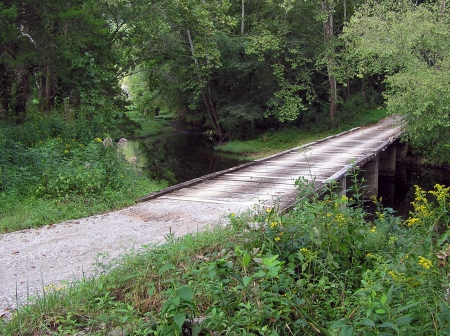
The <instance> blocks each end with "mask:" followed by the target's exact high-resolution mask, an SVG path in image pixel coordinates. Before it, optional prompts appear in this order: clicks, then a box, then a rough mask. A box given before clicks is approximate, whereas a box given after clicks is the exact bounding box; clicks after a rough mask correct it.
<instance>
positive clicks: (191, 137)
mask: <svg viewBox="0 0 450 336" xmlns="http://www.w3.org/2000/svg"><path fill="white" fill-rule="evenodd" d="M130 142H131V145H132V146H135V147H136V149H135V152H136V154H135V156H136V157H137V162H138V165H139V167H141V169H142V172H143V173H144V174H146V175H147V176H148V177H149V178H151V179H157V180H166V181H168V182H169V184H170V185H173V184H176V183H181V182H185V181H188V180H191V179H194V178H197V177H200V176H203V175H206V174H210V173H213V172H216V171H220V170H223V169H227V168H231V167H234V166H237V165H239V164H241V163H242V161H240V160H239V159H238V158H235V157H229V156H226V155H222V154H218V153H216V152H214V143H213V142H212V141H211V140H209V139H208V138H207V137H205V136H204V135H203V134H202V133H201V132H199V131H196V130H192V129H189V128H184V129H183V128H182V129H180V128H178V129H177V130H176V131H174V132H171V133H165V134H161V135H157V136H151V137H148V138H146V139H142V140H138V141H130Z"/></svg>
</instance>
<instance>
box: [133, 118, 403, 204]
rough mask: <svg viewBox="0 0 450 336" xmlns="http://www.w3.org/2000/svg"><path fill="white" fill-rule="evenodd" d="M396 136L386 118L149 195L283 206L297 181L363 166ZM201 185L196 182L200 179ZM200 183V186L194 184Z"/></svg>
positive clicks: (321, 178)
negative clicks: (358, 165)
mask: <svg viewBox="0 0 450 336" xmlns="http://www.w3.org/2000/svg"><path fill="white" fill-rule="evenodd" d="M400 132H401V128H400V126H399V125H398V120H396V119H394V118H387V119H384V120H382V121H380V122H379V123H378V124H376V125H372V126H370V127H365V128H358V129H355V130H352V131H350V132H345V133H343V134H341V135H337V136H331V137H328V138H326V139H324V140H321V141H318V142H313V143H311V144H308V145H305V146H301V147H298V148H295V149H292V150H289V151H286V152H284V153H283V154H281V155H280V154H278V155H275V156H273V157H269V158H265V159H261V160H256V161H254V162H252V163H249V164H247V165H242V167H241V168H240V169H229V170H227V171H223V172H219V173H216V174H213V175H215V177H213V178H209V177H208V178H206V179H205V180H204V181H198V180H195V181H192V182H187V183H185V184H181V185H180V186H179V187H176V188H174V189H175V190H174V191H173V192H171V193H168V194H165V195H161V194H160V193H158V192H157V193H154V194H150V195H149V196H147V197H144V198H142V199H141V201H145V200H149V199H151V198H154V197H159V198H160V199H171V200H180V201H194V202H207V203H223V204H229V205H232V204H236V203H239V204H240V205H247V206H250V205H253V204H261V203H265V204H267V205H268V206H271V205H273V203H275V202H280V203H283V204H284V205H286V206H287V205H288V204H289V203H292V202H293V201H294V200H295V195H296V187H295V181H296V180H297V179H298V178H299V177H300V176H303V177H304V178H305V179H307V180H308V181H314V182H315V183H316V184H317V185H319V183H318V182H323V181H326V180H328V179H330V178H332V177H333V178H339V177H340V176H337V175H336V172H339V171H341V172H342V173H344V172H345V169H343V168H345V167H347V166H349V165H350V164H352V163H364V162H365V161H367V160H369V159H370V158H371V157H373V156H374V155H375V154H376V153H377V152H379V151H381V150H383V149H384V148H385V147H387V146H388V145H389V144H390V143H391V142H392V141H393V140H394V139H395V138H396V137H397V136H398V135H399V134H400ZM200 180H201V179H200ZM199 182H200V183H199Z"/></svg>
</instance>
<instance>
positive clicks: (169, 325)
mask: <svg viewBox="0 0 450 336" xmlns="http://www.w3.org/2000/svg"><path fill="white" fill-rule="evenodd" d="M354 182H355V184H354V187H353V188H352V190H351V191H350V192H349V193H348V196H341V195H340V194H339V192H338V190H336V189H335V188H333V187H330V189H329V190H328V192H327V193H326V194H325V195H326V196H322V197H319V195H317V194H314V193H313V194H312V195H313V196H312V197H309V198H302V199H300V200H299V203H298V204H297V206H296V207H295V209H294V210H293V211H291V212H290V213H287V214H282V213H279V212H277V210H276V209H274V208H272V209H267V208H262V209H259V211H257V212H256V214H254V213H248V214H243V215H241V216H235V215H233V214H231V215H230V217H229V221H230V224H229V225H228V226H226V227H216V228H213V229H211V230H209V231H207V232H201V233H197V234H191V235H187V236H184V237H179V238H177V237H175V236H174V235H173V234H170V233H169V234H168V235H167V236H166V243H165V244H164V245H161V246H149V247H146V248H145V247H144V248H143V250H142V251H140V252H139V253H136V254H134V255H129V256H125V257H124V258H123V259H121V260H119V261H118V263H117V264H116V265H111V267H112V268H111V270H110V271H109V273H106V274H104V275H101V276H100V277H98V278H96V279H92V280H85V281H82V282H80V283H78V284H76V285H73V286H70V285H66V286H57V287H55V288H56V290H53V291H51V290H50V291H46V292H45V295H44V296H43V297H42V298H40V299H39V300H38V301H37V303H36V304H35V305H32V306H24V307H22V308H21V309H20V310H19V311H18V312H16V313H15V314H14V316H13V318H12V320H11V321H10V322H9V323H7V324H4V325H2V326H1V327H0V328H1V329H0V331H1V333H2V334H4V335H29V334H35V335H44V334H45V335H67V334H70V335H75V334H79V335H82V334H90V335H106V334H110V335H112V334H116V335H117V334H127V335H182V334H183V335H330V336H334V335H448V334H449V333H450V328H449V327H448V326H449V325H450V309H449V302H450V296H449V292H450V287H449V283H448V277H449V271H450V265H449V263H448V258H449V256H450V242H449V236H450V230H449V229H448V225H449V217H448V209H447V207H448V201H449V198H450V188H445V187H443V186H440V185H436V187H435V189H434V190H432V191H429V192H425V191H423V190H421V189H419V188H416V198H415V201H414V202H413V206H414V211H413V212H412V213H411V216H410V218H409V219H408V220H406V221H403V220H402V219H400V218H398V217H396V216H395V215H394V214H393V213H392V210H391V209H388V208H383V207H382V206H381V205H380V203H379V200H377V199H376V198H372V200H371V201H370V202H373V203H375V206H376V211H375V213H374V214H372V215H369V214H368V213H366V211H365V207H364V205H365V201H364V200H362V199H361V198H360V195H361V194H362V190H361V189H360V188H359V187H358V182H357V179H356V178H354ZM299 188H302V190H305V184H302V183H299Z"/></svg>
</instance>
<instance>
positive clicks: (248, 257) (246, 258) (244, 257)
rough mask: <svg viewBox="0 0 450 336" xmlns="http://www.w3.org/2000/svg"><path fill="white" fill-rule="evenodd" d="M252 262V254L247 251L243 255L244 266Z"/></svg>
mask: <svg viewBox="0 0 450 336" xmlns="http://www.w3.org/2000/svg"><path fill="white" fill-rule="evenodd" d="M249 264H250V254H248V253H246V254H244V256H243V257H242V265H243V266H244V267H247V266H248V265H249Z"/></svg>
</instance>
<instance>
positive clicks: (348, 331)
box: [339, 325, 353, 336]
mask: <svg viewBox="0 0 450 336" xmlns="http://www.w3.org/2000/svg"><path fill="white" fill-rule="evenodd" d="M351 335H353V327H351V326H348V325H345V326H343V327H342V329H341V332H340V333H339V336H351Z"/></svg>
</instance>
